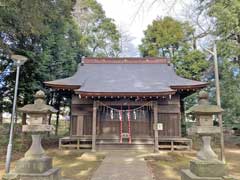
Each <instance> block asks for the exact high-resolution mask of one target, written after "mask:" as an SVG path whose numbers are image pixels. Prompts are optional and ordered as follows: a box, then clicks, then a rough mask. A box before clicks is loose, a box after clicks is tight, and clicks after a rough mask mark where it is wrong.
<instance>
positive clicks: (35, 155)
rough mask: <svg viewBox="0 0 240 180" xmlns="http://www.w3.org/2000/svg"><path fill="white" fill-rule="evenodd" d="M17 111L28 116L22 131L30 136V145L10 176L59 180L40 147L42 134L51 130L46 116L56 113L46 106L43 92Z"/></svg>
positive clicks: (24, 179)
mask: <svg viewBox="0 0 240 180" xmlns="http://www.w3.org/2000/svg"><path fill="white" fill-rule="evenodd" d="M18 111H19V112H23V113H26V114H27V115H28V116H29V123H28V124H27V125H24V126H23V128H22V130H23V132H29V133H31V134H32V145H31V147H30V149H29V150H28V151H27V152H26V153H25V155H24V158H22V159H20V160H18V161H17V162H16V167H15V170H14V172H13V173H11V174H13V175H16V176H17V177H18V178H19V179H21V180H30V179H32V180H50V179H51V180H52V179H54V180H58V179H60V169H59V168H53V167H52V158H51V157H48V156H47V155H46V154H45V152H44V150H43V148H42V145H41V136H42V134H43V133H44V132H49V131H51V130H52V126H51V125H49V124H48V115H50V114H51V113H55V112H57V111H56V110H55V109H54V108H53V107H51V106H48V105H46V103H45V94H44V92H43V91H38V92H37V93H36V95H35V101H34V104H28V105H25V106H24V107H22V108H19V109H18Z"/></svg>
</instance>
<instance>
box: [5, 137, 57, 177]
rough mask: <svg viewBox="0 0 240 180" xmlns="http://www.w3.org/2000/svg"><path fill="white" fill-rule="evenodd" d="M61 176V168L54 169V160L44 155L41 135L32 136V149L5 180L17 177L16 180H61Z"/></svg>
mask: <svg viewBox="0 0 240 180" xmlns="http://www.w3.org/2000/svg"><path fill="white" fill-rule="evenodd" d="M60 174H61V172H60V168H53V167H52V158H51V157H48V156H46V155H45V153H44V150H43V148H42V145H41V135H32V145H31V147H30V149H29V150H28V151H27V152H26V153H25V156H24V158H22V159H20V160H18V161H17V162H16V167H15V170H14V171H13V172H12V173H11V174H8V177H7V176H6V178H5V179H9V180H10V179H11V178H12V177H15V179H14V180H18V179H19V180H61V175H60ZM16 178H17V179H16Z"/></svg>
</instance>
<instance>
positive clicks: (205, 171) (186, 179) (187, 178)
mask: <svg viewBox="0 0 240 180" xmlns="http://www.w3.org/2000/svg"><path fill="white" fill-rule="evenodd" d="M226 175H227V170H226V165H225V164H224V163H222V162H221V161H219V160H214V161H205V160H204V161H203V160H193V161H190V169H184V170H182V171H181V178H182V180H223V177H224V176H226Z"/></svg>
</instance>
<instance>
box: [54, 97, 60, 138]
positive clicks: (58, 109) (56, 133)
mask: <svg viewBox="0 0 240 180" xmlns="http://www.w3.org/2000/svg"><path fill="white" fill-rule="evenodd" d="M60 102H61V94H58V95H57V100H56V103H57V104H56V109H57V117H56V127H55V135H58V126H59V115H60Z"/></svg>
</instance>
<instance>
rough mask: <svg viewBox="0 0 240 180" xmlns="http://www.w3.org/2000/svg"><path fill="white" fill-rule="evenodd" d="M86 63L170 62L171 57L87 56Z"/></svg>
mask: <svg viewBox="0 0 240 180" xmlns="http://www.w3.org/2000/svg"><path fill="white" fill-rule="evenodd" d="M83 61H84V64H170V59H169V58H163V57H145V58H141V57H116V58H113V57H111V58H110V57H104V58H98V57H86V58H84V60H83Z"/></svg>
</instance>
